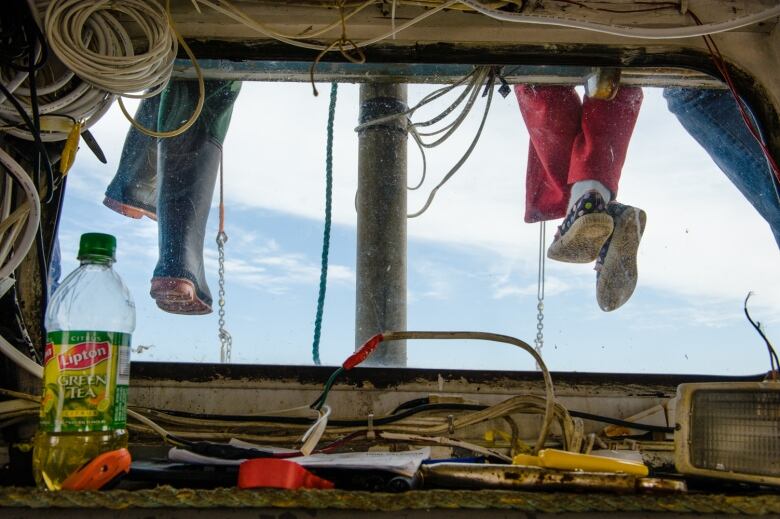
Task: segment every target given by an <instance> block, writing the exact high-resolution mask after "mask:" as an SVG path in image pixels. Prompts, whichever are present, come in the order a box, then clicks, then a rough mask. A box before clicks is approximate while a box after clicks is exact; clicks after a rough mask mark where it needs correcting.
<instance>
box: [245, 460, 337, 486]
mask: <svg viewBox="0 0 780 519" xmlns="http://www.w3.org/2000/svg"><path fill="white" fill-rule="evenodd" d="M334 487H335V485H334V484H333V483H332V482H331V481H328V480H327V479H322V478H319V477H317V476H315V475H314V474H312V473H311V472H309V471H308V470H306V469H305V468H303V467H301V466H300V465H298V464H297V463H295V462H293V461H287V460H277V459H274V458H258V459H253V460H247V461H245V462H243V463H242V464H241V465H240V466H239V467H238V488H243V489H248V488H286V489H291V490H295V489H298V488H323V489H330V488H334Z"/></svg>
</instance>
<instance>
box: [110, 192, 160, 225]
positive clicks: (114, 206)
mask: <svg viewBox="0 0 780 519" xmlns="http://www.w3.org/2000/svg"><path fill="white" fill-rule="evenodd" d="M103 205H104V206H106V207H108V208H109V209H111V210H112V211H114V212H115V213H119V214H121V215H122V216H127V217H128V218H133V219H135V220H140V219H141V218H143V217H144V216H145V217H147V218H149V219H150V220H154V221H155V222H156V221H157V215H156V214H154V213H153V212H151V211H147V210H146V209H141V208H140V207H134V206H132V205H127V204H123V203H122V202H119V201H117V200H114V199H113V198H108V197H105V198H104V199H103Z"/></svg>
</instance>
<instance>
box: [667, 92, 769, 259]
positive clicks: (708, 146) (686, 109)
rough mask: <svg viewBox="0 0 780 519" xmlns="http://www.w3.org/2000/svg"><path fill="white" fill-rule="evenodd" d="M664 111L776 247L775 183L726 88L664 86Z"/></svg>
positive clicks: (761, 152)
mask: <svg viewBox="0 0 780 519" xmlns="http://www.w3.org/2000/svg"><path fill="white" fill-rule="evenodd" d="M664 97H665V98H666V101H667V104H668V106H669V111H670V112H672V113H673V114H674V115H676V116H677V119H678V120H679V121H680V123H681V124H682V125H683V127H684V128H685V129H686V130H687V131H688V133H690V134H691V136H692V137H693V138H694V139H696V141H697V142H698V143H699V144H700V145H701V147H702V148H704V151H706V152H707V154H709V156H710V157H711V158H712V160H713V161H714V162H715V164H717V165H718V167H719V168H720V170H721V171H723V173H724V174H725V175H726V176H727V177H728V178H729V180H731V182H732V183H733V184H734V185H735V186H736V187H737V189H739V190H740V192H742V195H743V196H744V197H745V198H746V199H747V200H748V201H749V202H750V203H751V204H753V207H754V208H755V209H756V211H758V213H759V214H760V215H761V217H762V218H763V219H764V220H766V221H767V223H768V224H769V227H770V229H771V230H772V234H774V237H775V241H777V245H778V247H780V195H779V194H778V193H780V182H778V181H777V180H776V179H775V178H774V174H773V173H772V170H771V168H770V167H769V165H768V164H767V161H766V157H764V153H763V151H761V147H760V146H759V145H758V143H757V142H756V140H755V138H754V137H753V136H752V135H751V134H750V132H749V131H748V129H747V127H746V126H745V121H743V120H742V116H741V114H740V113H739V109H738V108H737V103H736V101H735V100H734V97H733V96H732V95H731V93H730V92H729V91H728V90H706V89H698V88H665V89H664Z"/></svg>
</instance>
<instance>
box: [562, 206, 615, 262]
mask: <svg viewBox="0 0 780 519" xmlns="http://www.w3.org/2000/svg"><path fill="white" fill-rule="evenodd" d="M613 228H614V224H613V222H612V217H611V216H610V215H608V214H607V213H591V214H586V215H583V216H580V217H579V218H577V220H576V221H575V222H574V223H573V224H572V226H571V227H569V230H568V231H566V233H565V234H564V235H563V236H561V237H560V238H558V239H557V240H555V241H553V242H552V243H551V244H550V247H549V248H548V249H547V257H548V258H550V259H552V260H556V261H563V262H565V263H590V262H591V261H595V260H596V258H598V256H599V251H600V250H601V247H603V246H604V244H605V243H606V242H607V240H608V239H609V236H610V234H612V230H613Z"/></svg>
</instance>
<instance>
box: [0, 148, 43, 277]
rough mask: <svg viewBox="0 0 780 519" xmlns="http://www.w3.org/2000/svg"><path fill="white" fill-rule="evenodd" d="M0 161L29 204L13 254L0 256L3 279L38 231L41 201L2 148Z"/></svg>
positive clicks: (30, 182)
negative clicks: (22, 231)
mask: <svg viewBox="0 0 780 519" xmlns="http://www.w3.org/2000/svg"><path fill="white" fill-rule="evenodd" d="M0 163H2V164H3V165H4V166H5V167H6V170H7V171H8V172H9V173H10V174H11V175H12V176H13V177H14V178H15V179H16V181H17V182H18V183H19V185H20V186H21V187H22V190H23V191H24V194H25V195H26V196H27V202H26V203H27V204H28V206H29V214H28V215H27V224H26V225H25V228H24V233H23V234H22V237H21V238H20V239H19V240H18V242H17V243H16V245H15V246H14V252H13V254H11V256H10V257H9V258H0V279H3V278H6V277H8V276H10V275H11V274H13V272H14V270H16V267H18V266H19V264H20V263H21V262H22V260H23V259H24V257H25V256H26V255H27V252H28V251H29V250H30V247H31V246H32V245H33V243H34V242H35V235H36V233H37V232H38V224H39V223H40V219H41V202H40V199H39V198H38V191H37V190H36V189H35V184H33V181H32V179H30V177H29V176H28V175H27V172H26V171H24V169H23V168H22V167H21V166H20V165H19V163H18V162H16V161H15V160H14V159H13V158H12V157H11V156H10V155H9V154H8V153H6V151H5V150H3V149H2V148H0Z"/></svg>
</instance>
